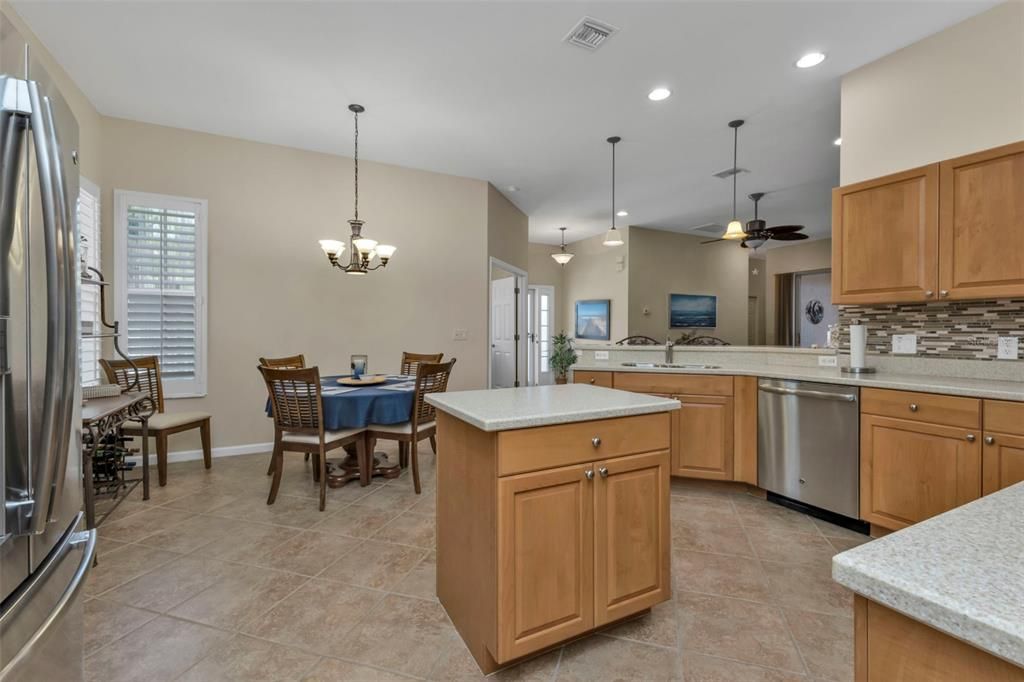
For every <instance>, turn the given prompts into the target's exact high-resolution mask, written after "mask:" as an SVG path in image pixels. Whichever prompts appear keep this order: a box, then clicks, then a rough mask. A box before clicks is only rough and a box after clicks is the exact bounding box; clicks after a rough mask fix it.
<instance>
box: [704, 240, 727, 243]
mask: <svg viewBox="0 0 1024 682" xmlns="http://www.w3.org/2000/svg"><path fill="white" fill-rule="evenodd" d="M724 241H726V240H725V239H709V240H708V241H706V242H701V244H714V243H715V242H724Z"/></svg>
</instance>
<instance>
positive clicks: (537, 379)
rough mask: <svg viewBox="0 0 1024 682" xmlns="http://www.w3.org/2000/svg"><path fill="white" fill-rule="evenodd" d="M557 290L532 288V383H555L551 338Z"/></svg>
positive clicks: (545, 287)
mask: <svg viewBox="0 0 1024 682" xmlns="http://www.w3.org/2000/svg"><path fill="white" fill-rule="evenodd" d="M554 312H555V288H554V287H552V286H548V285H537V286H531V287H530V339H529V341H530V382H531V383H533V384H539V385H543V384H551V383H554V375H553V374H552V373H551V336H552V334H553V333H554V330H553V327H554V324H553V318H554Z"/></svg>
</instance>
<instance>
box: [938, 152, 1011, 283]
mask: <svg viewBox="0 0 1024 682" xmlns="http://www.w3.org/2000/svg"><path fill="white" fill-rule="evenodd" d="M939 173H940V175H939V188H940V189H939V295H940V296H941V297H943V298H948V299H950V300H954V299H979V298H1010V297H1016V296H1022V295H1024V142H1020V143H1017V144H1011V145H1006V146H1005V147H997V148H995V149H989V150H988V151H984V152H979V153H977V154H970V155H968V156H962V157H960V158H958V159H952V160H950V161H943V162H942V164H940V171H939Z"/></svg>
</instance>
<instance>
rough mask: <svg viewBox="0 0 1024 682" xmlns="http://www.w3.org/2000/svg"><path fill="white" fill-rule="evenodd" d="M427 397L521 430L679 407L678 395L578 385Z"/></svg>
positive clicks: (462, 414) (477, 419)
mask: <svg viewBox="0 0 1024 682" xmlns="http://www.w3.org/2000/svg"><path fill="white" fill-rule="evenodd" d="M427 402H429V403H430V404H431V405H433V406H434V407H436V408H437V409H439V410H441V411H442V412H447V413H448V414H450V415H452V416H454V417H457V418H459V419H461V420H462V421H464V422H466V423H468V424H472V425H473V426H475V427H476V428H478V429H482V430H484V431H507V430H509V429H525V428H528V427H531V426H547V425H549V424H568V423H571V422H582V421H592V420H595V419H611V418H615V417H629V416H632V415H637V414H651V413H653V412H668V411H669V410H678V409H679V401H678V400H671V399H669V398H658V397H655V396H649V395H644V394H642V393H630V392H627V391H616V390H613V389H610V388H602V387H600V386H589V385H583V384H565V385H562V386H526V387H522V388H498V389H491V390H483V391H452V392H448V393H433V394H430V395H428V396H427Z"/></svg>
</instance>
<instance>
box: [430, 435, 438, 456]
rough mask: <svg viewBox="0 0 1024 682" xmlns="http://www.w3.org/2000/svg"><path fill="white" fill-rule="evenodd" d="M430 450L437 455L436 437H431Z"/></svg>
mask: <svg viewBox="0 0 1024 682" xmlns="http://www.w3.org/2000/svg"><path fill="white" fill-rule="evenodd" d="M430 449H431V450H433V451H434V454H435V455H436V454H437V438H436V437H434V436H431V437H430Z"/></svg>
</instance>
